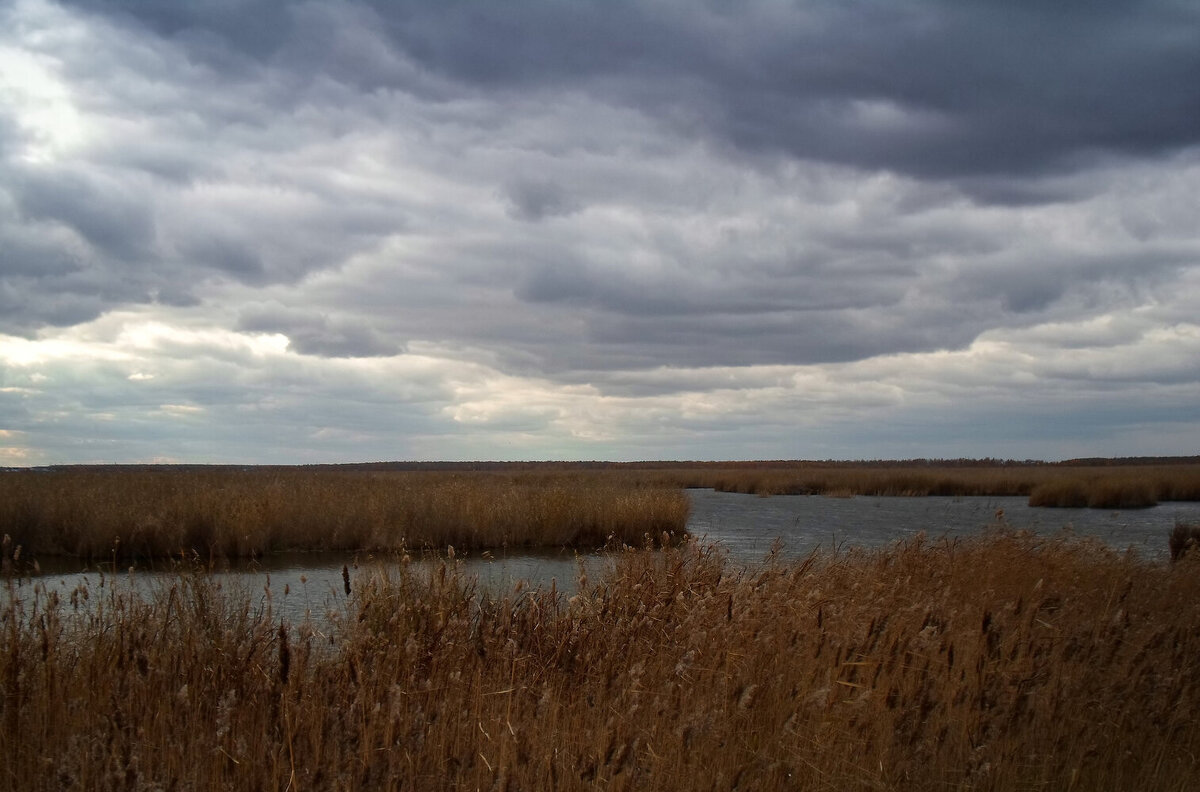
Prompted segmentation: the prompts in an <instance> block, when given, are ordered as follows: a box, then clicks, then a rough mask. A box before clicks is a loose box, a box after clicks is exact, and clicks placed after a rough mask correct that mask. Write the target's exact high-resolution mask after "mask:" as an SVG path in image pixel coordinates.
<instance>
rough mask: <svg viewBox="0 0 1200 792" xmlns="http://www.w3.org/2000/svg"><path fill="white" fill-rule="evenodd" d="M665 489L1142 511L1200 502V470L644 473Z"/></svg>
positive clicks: (840, 468)
mask: <svg viewBox="0 0 1200 792" xmlns="http://www.w3.org/2000/svg"><path fill="white" fill-rule="evenodd" d="M643 475H646V476H647V477H648V478H652V479H654V480H656V481H660V482H668V481H675V482H677V483H679V484H680V485H681V486H689V487H711V488H713V489H716V490H719V491H725V492H741V493H747V494H756V495H826V496H834V497H847V496H849V495H876V496H900V497H925V496H955V497H971V496H993V497H995V496H1010V495H1023V496H1028V497H1029V505H1030V506H1051V507H1054V506H1057V507H1090V508H1102V509H1137V508H1145V507H1148V506H1153V505H1155V504H1156V503H1159V502H1161V501H1188V500H1200V464H1195V463H1188V464H1182V463H1181V464H1177V465H1105V466H1088V467H1084V466H1079V467H1072V466H1064V465H1049V464H978V465H958V466H939V465H921V466H912V467H905V466H887V467H871V466H869V465H852V464H834V463H831V464H829V465H827V466H823V465H821V464H820V463H811V464H808V465H798V464H797V465H782V464H781V466H780V467H771V466H770V464H769V463H763V464H762V465H756V466H743V467H734V468H728V469H722V468H719V467H713V466H704V467H698V468H695V469H691V470H688V469H668V470H661V471H655V472H653V473H651V472H646V473H644V474H643Z"/></svg>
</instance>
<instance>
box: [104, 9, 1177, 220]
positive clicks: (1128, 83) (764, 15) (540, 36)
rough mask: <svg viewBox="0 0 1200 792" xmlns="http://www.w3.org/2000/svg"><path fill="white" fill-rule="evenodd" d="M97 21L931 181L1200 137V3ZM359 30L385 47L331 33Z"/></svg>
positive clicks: (1151, 148) (214, 12)
mask: <svg viewBox="0 0 1200 792" xmlns="http://www.w3.org/2000/svg"><path fill="white" fill-rule="evenodd" d="M83 5H85V6H91V7H93V8H95V9H98V10H101V11H105V12H113V13H119V14H122V15H124V18H126V19H127V20H130V21H131V23H133V24H139V25H146V26H149V27H151V28H153V29H154V30H156V31H158V32H159V33H160V34H161V35H164V36H169V37H172V38H174V39H176V40H178V41H181V42H185V43H186V44H187V46H189V47H190V48H191V49H192V50H194V51H198V52H199V53H200V54H201V55H203V53H204V52H210V51H213V49H214V48H216V49H218V50H219V51H221V52H225V53H229V54H230V55H229V57H232V56H233V55H234V54H236V55H237V56H238V57H240V58H244V59H248V60H250V61H272V60H275V61H278V60H279V59H281V58H283V59H288V62H289V66H290V67H291V68H293V69H297V70H309V71H317V70H324V71H325V72H326V73H328V74H332V75H334V76H335V77H336V78H338V79H341V80H344V81H347V82H349V83H351V84H356V85H358V86H359V87H362V88H378V87H387V86H391V87H396V86H401V87H403V86H405V85H410V84H411V81H412V79H413V76H414V71H413V70H412V69H411V68H404V67H401V66H400V65H399V64H401V63H403V62H405V61H411V62H413V63H416V64H418V65H419V67H420V70H421V71H426V72H431V73H434V74H441V75H444V76H446V77H448V78H451V79H453V80H454V81H457V82H459V83H460V84H463V85H467V86H474V87H475V88H478V89H480V90H497V89H500V90H508V91H527V90H530V89H545V90H556V89H560V88H569V89H570V90H584V91H588V92H590V93H592V94H593V95H594V96H597V97H602V98H604V99H605V100H606V101H610V102H614V103H617V104H623V105H627V106H630V107H634V108H636V109H638V110H640V111H642V112H644V113H646V114H647V115H649V116H651V117H654V118H658V119H660V120H661V121H662V122H663V123H664V124H668V125H670V126H672V127H673V128H674V129H675V130H676V132H677V133H679V134H681V135H684V136H687V137H697V138H700V139H711V140H713V141H715V142H717V143H719V144H724V145H728V146H731V147H732V148H734V149H739V150H743V151H746V152H775V153H780V154H786V155H788V156H794V157H799V158H804V159H819V160H826V161H834V162H840V163H845V164H849V165H853V166H856V167H863V168H887V169H891V170H895V171H898V172H903V173H908V174H913V175H917V176H920V177H927V178H957V177H977V176H980V175H988V174H1011V173H1014V172H1025V173H1037V172H1055V171H1061V170H1071V169H1074V168H1078V167H1082V166H1084V165H1086V164H1087V162H1088V161H1089V158H1090V157H1093V156H1095V155H1096V154H1097V153H1101V152H1113V153H1122V154H1128V155H1153V154H1156V153H1160V152H1169V151H1172V150H1175V149H1179V148H1181V147H1185V146H1189V145H1193V144H1195V143H1196V142H1197V141H1198V140H1200V94H1197V92H1196V90H1195V86H1196V85H1197V84H1198V83H1200V47H1197V46H1196V41H1197V40H1200V8H1198V7H1196V6H1195V5H1194V4H1188V3H1178V2H1169V1H1168V0H1144V1H1142V2H1136V1H1130V2H1109V3H1082V2H1081V3H1014V2H983V1H978V2H949V1H946V2H925V3H905V4H899V3H882V2H872V1H871V0H859V1H858V2H840V1H839V2H816V3H813V2H808V3H778V2H766V1H765V0H764V1H763V2H748V3H738V4H727V3H719V2H710V3H696V2H691V1H690V0H688V1H687V2H684V1H683V0H679V1H678V2H610V1H609V0H604V1H601V0H591V2H570V3H564V2H557V1H554V0H527V1H526V2H514V3H437V2H425V1H424V0H411V1H410V2H378V3H369V4H368V3H362V4H354V5H351V6H348V7H346V6H338V7H337V10H336V11H335V10H332V9H328V8H320V7H315V6H313V5H311V4H306V3H286V2H249V3H237V4H226V3H215V4H214V3H207V2H191V3H157V2H119V0H113V1H112V2H100V3H83ZM364 20H366V22H365V23H364ZM364 28H365V29H367V30H371V31H372V32H373V33H378V35H379V36H382V39H380V38H376V37H370V38H364V39H363V42H364V43H365V44H369V46H365V45H364V46H359V47H354V46H347V41H346V39H344V38H342V39H339V38H338V36H337V35H336V33H335V32H336V31H338V30H348V31H354V30H356V29H357V30H362V29H364ZM300 40H303V42H304V47H301V48H293V45H294V44H295V43H296V42H297V41H300ZM351 41H353V38H352V39H351ZM389 47H390V49H389ZM299 52H303V53H304V56H303V57H302V58H297V57H294V53H299ZM351 55H353V56H354V57H351ZM397 56H399V57H397ZM967 184H968V186H970V184H971V183H970V182H968V183H967ZM983 186H984V187H985V188H986V186H987V185H986V183H985V184H984V185H983ZM1018 192H1020V191H1018ZM1032 194H1033V193H1030V192H1025V193H1024V195H1025V196H1026V199H1028V198H1029V197H1030V196H1031V195H1032ZM993 195H994V192H993V191H989V190H987V189H983V190H982V191H981V193H980V197H981V198H983V199H985V200H988V199H990V197H991V196H993Z"/></svg>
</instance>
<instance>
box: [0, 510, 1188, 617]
mask: <svg viewBox="0 0 1200 792" xmlns="http://www.w3.org/2000/svg"><path fill="white" fill-rule="evenodd" d="M687 492H688V497H689V498H690V500H691V506H692V511H691V516H690V518H689V521H688V529H689V530H690V531H691V532H692V533H693V534H694V535H695V536H696V537H697V538H699V539H700V540H701V541H711V542H716V543H718V544H720V545H721V546H722V547H723V548H724V549H725V550H726V551H727V552H728V554H729V558H730V560H731V561H733V562H736V563H745V564H752V563H755V562H757V561H761V560H762V559H763V558H764V556H765V555H766V554H767V553H768V552H770V551H771V548H772V546H773V545H774V544H775V542H776V540H780V541H781V543H782V553H783V555H785V556H788V557H798V556H804V555H807V554H808V553H810V552H811V551H812V550H814V549H821V550H824V551H831V550H833V549H837V548H841V549H846V548H850V547H855V546H858V547H884V546H887V545H890V544H892V543H894V542H897V541H901V540H904V539H906V538H910V537H912V536H915V535H916V534H918V533H921V532H924V533H925V535H926V536H927V537H928V538H930V539H937V538H940V537H943V536H946V537H967V536H974V535H978V534H980V533H982V532H983V531H985V530H986V529H987V528H988V527H989V526H994V525H997V524H998V523H999V522H1001V521H1003V523H1004V524H1006V525H1008V526H1009V527H1011V528H1015V529H1025V530H1029V531H1033V532H1035V533H1037V534H1040V535H1046V536H1054V535H1058V534H1060V533H1062V532H1064V531H1069V532H1071V533H1073V534H1075V535H1077V536H1089V537H1094V538H1096V539H1099V540H1101V541H1103V542H1104V543H1106V544H1108V545H1110V546H1112V547H1114V548H1116V549H1119V550H1125V549H1129V548H1132V549H1133V550H1135V551H1136V552H1137V553H1138V555H1139V556H1140V557H1142V558H1145V559H1147V560H1152V561H1166V559H1167V558H1168V549H1167V537H1168V535H1169V534H1170V532H1171V529H1172V527H1173V526H1174V524H1175V521H1176V520H1182V521H1187V522H1198V521H1200V502H1173V503H1165V504H1160V505H1158V506H1155V507H1153V508H1150V509H1136V510H1127V511H1111V510H1104V509H1047V508H1031V507H1030V506H1029V505H1028V499H1027V498H1024V497H1019V496H1017V497H928V498H899V497H869V496H861V495H860V496H856V497H853V498H828V497H823V496H809V495H777V496H773V497H770V498H762V497H758V496H754V495H739V494H736V493H728V492H715V491H713V490H701V489H695V490H688V491H687ZM389 560H390V557H389ZM375 563H376V559H373V558H371V557H370V556H369V555H367V554H358V555H348V554H345V553H333V554H330V553H284V554H277V555H272V556H269V557H266V558H263V559H258V560H256V561H253V562H238V563H234V564H228V565H224V566H223V567H221V568H220V569H218V570H216V571H215V572H214V575H215V577H216V579H217V580H218V581H220V582H221V583H222V585H223V586H226V587H231V588H232V587H237V588H240V589H242V590H245V591H247V592H249V593H250V594H251V596H253V597H255V598H256V599H258V598H261V597H265V596H266V589H267V588H268V587H269V589H270V592H271V598H272V605H273V607H274V609H275V611H276V613H278V614H279V615H280V616H282V617H285V618H287V619H289V620H292V621H299V620H301V619H303V618H305V617H306V616H307V615H312V616H316V617H321V616H322V615H323V614H324V613H325V612H326V611H327V610H328V609H329V608H330V607H339V606H340V605H341V604H342V603H344V602H345V599H346V596H345V592H344V587H343V581H342V566H343V565H348V566H349V567H351V570H352V571H351V584H352V585H353V582H354V580H355V579H356V578H358V577H359V576H361V575H362V574H365V573H366V571H367V570H368V569H369V568H371V567H372V566H373V565H374V564H375ZM416 563H418V564H421V563H429V562H419V561H418V562H416ZM458 563H461V564H462V566H463V568H464V570H465V571H466V572H467V573H468V574H471V575H475V576H477V577H478V578H479V583H480V586H481V587H483V588H485V589H489V590H493V591H500V590H508V589H511V588H512V587H513V586H514V585H516V583H517V582H518V581H527V582H528V583H529V584H530V585H533V586H536V585H545V586H549V585H551V582H552V581H553V583H554V585H556V586H557V587H558V588H559V590H561V591H564V592H566V593H570V592H571V591H572V590H573V589H574V588H575V580H576V578H577V575H578V570H579V565H580V563H583V564H585V565H586V566H587V567H588V568H589V569H591V570H597V568H598V567H599V566H600V565H601V564H602V563H603V559H602V557H601V556H600V555H597V554H583V555H579V554H577V553H575V552H573V551H569V550H560V551H555V550H551V551H534V552H530V551H520V552H511V553H506V552H504V551H500V550H493V551H490V552H488V553H471V554H466V555H465V556H464V555H463V554H460V555H459V559H458ZM107 566H108V573H107V574H106V575H104V576H103V578H102V574H101V572H100V571H98V569H97V568H95V567H93V568H92V569H90V570H85V569H80V568H79V566H78V562H74V565H72V562H70V561H69V560H63V559H55V560H51V561H49V562H46V563H43V565H42V569H43V574H42V575H41V576H39V577H38V578H36V580H37V582H38V583H40V584H41V585H43V586H45V587H46V589H48V590H57V591H58V592H59V595H60V596H62V597H67V596H68V595H69V593H70V592H71V591H72V590H73V589H75V588H76V587H77V586H78V585H80V584H81V583H86V584H87V585H88V587H89V589H90V590H91V593H92V596H98V595H99V594H100V593H101V592H102V589H101V581H102V579H103V583H104V585H113V584H114V583H117V584H118V585H121V584H125V583H128V584H130V585H132V586H134V587H135V588H137V589H139V590H151V589H153V588H154V587H155V586H156V585H159V584H163V583H165V584H168V585H169V584H170V582H171V581H172V580H174V579H175V575H176V573H175V572H173V571H172V570H171V568H170V567H169V565H168V566H160V567H158V568H155V567H154V566H145V567H139V568H138V569H135V570H133V571H128V570H121V571H118V572H117V573H116V574H113V572H112V570H111V565H107ZM589 574H591V573H589ZM31 586H32V581H31V580H30V579H29V578H23V579H22V581H21V583H20V586H19V590H21V591H23V592H24V591H26V590H27V589H29V588H30V587H31ZM22 596H27V594H25V593H23V594H22Z"/></svg>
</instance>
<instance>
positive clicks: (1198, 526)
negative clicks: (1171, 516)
mask: <svg viewBox="0 0 1200 792" xmlns="http://www.w3.org/2000/svg"><path fill="white" fill-rule="evenodd" d="M1167 544H1168V546H1169V547H1170V548H1171V560H1172V561H1178V560H1179V559H1181V558H1183V556H1184V554H1185V553H1190V552H1192V551H1194V550H1195V548H1196V547H1198V546H1200V523H1194V524H1189V523H1184V522H1177V523H1175V529H1174V530H1173V531H1171V537H1170V539H1169V540H1168V542H1167Z"/></svg>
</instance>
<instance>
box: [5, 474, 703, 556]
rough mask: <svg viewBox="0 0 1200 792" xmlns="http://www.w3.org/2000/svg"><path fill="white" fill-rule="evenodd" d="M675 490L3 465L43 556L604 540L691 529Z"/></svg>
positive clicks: (11, 507)
mask: <svg viewBox="0 0 1200 792" xmlns="http://www.w3.org/2000/svg"><path fill="white" fill-rule="evenodd" d="M687 514H688V502H687V498H686V496H685V495H684V494H683V493H682V492H679V491H678V490H677V489H673V488H669V487H658V488H655V487H646V486H641V485H639V484H637V482H632V481H617V480H615V479H611V478H594V477H580V476H576V475H565V474H553V473H547V474H540V475H538V474H520V475H504V474H499V473H423V472H409V473H388V472H381V473H368V472H341V471H329V470H308V469H304V468H249V469H246V470H235V469H227V468H215V469H203V468H199V469H196V468H189V469H173V468H150V469H135V470H130V469H123V468H103V467H101V468H87V469H71V468H68V469H63V470H52V471H18V472H8V473H4V474H0V533H4V534H8V535H9V536H11V537H12V541H13V543H14V544H16V545H21V546H22V547H23V548H24V552H25V553H26V554H28V555H33V556H35V557H39V556H48V555H70V556H79V557H82V558H89V559H111V558H114V557H115V558H118V559H123V558H129V557H156V556H157V557H161V556H180V555H181V554H182V555H184V556H194V555H199V556H200V557H202V558H209V557H213V556H217V557H244V556H254V555H260V554H263V553H268V552H272V551H277V550H289V549H299V550H343V549H350V550H363V549H395V548H400V547H407V548H410V549H413V548H424V547H434V548H445V547H446V546H447V545H453V546H456V547H459V548H482V547H501V546H508V547H518V546H563V545H574V546H591V547H596V546H602V545H604V544H605V543H606V542H607V541H608V539H609V537H614V538H615V539H616V540H617V541H622V542H633V543H640V542H641V541H642V538H643V536H645V535H646V534H647V533H649V534H650V535H652V536H657V535H659V534H660V533H661V532H663V531H670V532H675V533H676V534H682V533H683V532H684V529H685V526H686V523H687Z"/></svg>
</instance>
